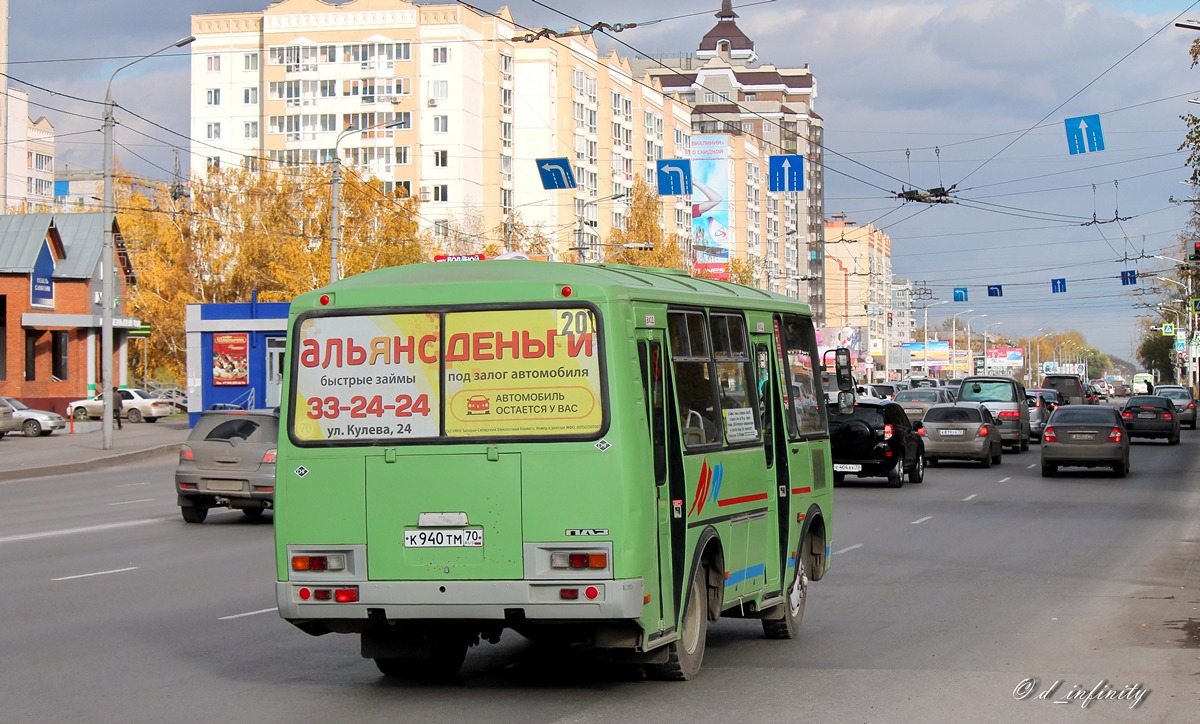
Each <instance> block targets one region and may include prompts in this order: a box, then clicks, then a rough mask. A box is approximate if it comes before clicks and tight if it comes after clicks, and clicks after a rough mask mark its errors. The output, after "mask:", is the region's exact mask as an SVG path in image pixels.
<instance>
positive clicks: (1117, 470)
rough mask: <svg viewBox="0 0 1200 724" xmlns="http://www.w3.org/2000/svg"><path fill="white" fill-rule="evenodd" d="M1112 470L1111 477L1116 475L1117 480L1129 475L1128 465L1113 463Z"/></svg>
mask: <svg viewBox="0 0 1200 724" xmlns="http://www.w3.org/2000/svg"><path fill="white" fill-rule="evenodd" d="M1112 469H1113V475H1116V476H1117V477H1118V478H1123V477H1125V476H1126V475H1127V474H1128V473H1129V463H1125V462H1118V463H1113V466H1112Z"/></svg>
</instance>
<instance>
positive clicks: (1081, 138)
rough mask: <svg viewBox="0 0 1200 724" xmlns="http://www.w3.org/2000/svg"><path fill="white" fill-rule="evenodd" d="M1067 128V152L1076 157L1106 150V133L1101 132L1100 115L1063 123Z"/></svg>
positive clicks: (1068, 120)
mask: <svg viewBox="0 0 1200 724" xmlns="http://www.w3.org/2000/svg"><path fill="white" fill-rule="evenodd" d="M1063 125H1065V126H1066V127H1067V150H1069V151H1070V152H1071V155H1072V156H1074V155H1075V154H1077V153H1089V152H1094V151H1103V150H1104V132H1103V131H1101V130H1100V114H1099V113H1093V114H1092V115H1090V116H1076V117H1075V118H1068V119H1066V120H1065V121H1063Z"/></svg>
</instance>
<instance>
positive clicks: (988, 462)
mask: <svg viewBox="0 0 1200 724" xmlns="http://www.w3.org/2000/svg"><path fill="white" fill-rule="evenodd" d="M992 460H994V458H993V457H992V451H991V450H989V451H988V453H987V455H985V456H984V457H983V459H982V460H980V461H979V462H980V464H982V465H983V469H984V470H987V469H988V468H990V467H992Z"/></svg>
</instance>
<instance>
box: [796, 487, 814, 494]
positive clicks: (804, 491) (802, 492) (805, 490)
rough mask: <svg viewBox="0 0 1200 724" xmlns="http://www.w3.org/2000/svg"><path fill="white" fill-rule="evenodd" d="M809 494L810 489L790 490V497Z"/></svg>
mask: <svg viewBox="0 0 1200 724" xmlns="http://www.w3.org/2000/svg"><path fill="white" fill-rule="evenodd" d="M811 492H812V488H792V495H804V494H805V493H811Z"/></svg>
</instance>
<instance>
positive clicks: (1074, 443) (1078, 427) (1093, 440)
mask: <svg viewBox="0 0 1200 724" xmlns="http://www.w3.org/2000/svg"><path fill="white" fill-rule="evenodd" d="M1068 466H1069V467H1084V468H1100V467H1103V468H1111V469H1112V471H1113V472H1114V473H1116V474H1117V477H1120V478H1123V477H1125V475H1126V474H1128V473H1129V434H1128V432H1127V431H1126V428H1125V424H1124V423H1123V422H1122V420H1121V416H1120V415H1118V414H1117V411H1116V410H1115V409H1114V408H1112V407H1109V406H1108V405H1067V406H1064V407H1060V408H1059V409H1057V410H1055V411H1054V414H1052V415H1050V420H1049V422H1047V423H1046V427H1045V428H1044V429H1043V430H1042V477H1044V478H1049V477H1052V476H1053V475H1054V474H1055V473H1057V472H1058V469H1059V468H1060V467H1068Z"/></svg>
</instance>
